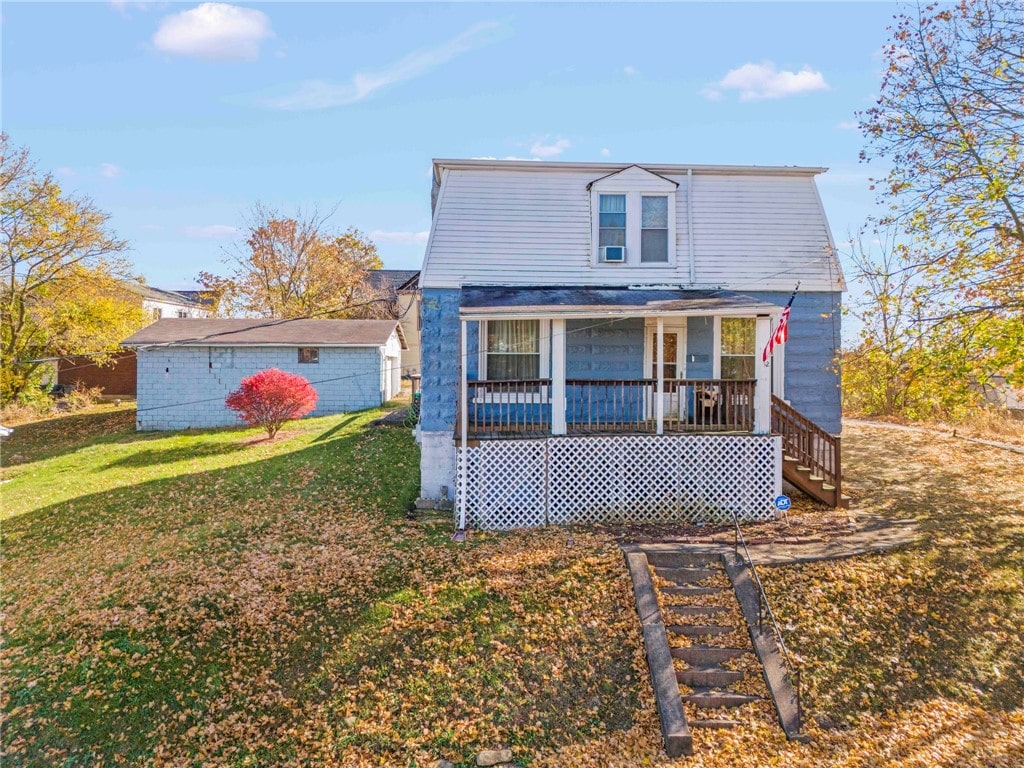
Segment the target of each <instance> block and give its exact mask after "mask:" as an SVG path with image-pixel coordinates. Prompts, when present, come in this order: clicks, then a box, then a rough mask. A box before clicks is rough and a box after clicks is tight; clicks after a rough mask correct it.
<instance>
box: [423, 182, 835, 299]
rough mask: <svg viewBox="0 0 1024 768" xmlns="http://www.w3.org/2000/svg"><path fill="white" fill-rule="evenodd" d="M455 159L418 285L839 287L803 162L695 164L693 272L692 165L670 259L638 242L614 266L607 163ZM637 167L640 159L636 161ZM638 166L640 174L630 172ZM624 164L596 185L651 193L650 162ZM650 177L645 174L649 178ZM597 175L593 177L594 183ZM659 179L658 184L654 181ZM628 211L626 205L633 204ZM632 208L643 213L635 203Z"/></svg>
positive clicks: (678, 202) (681, 193) (676, 214)
mask: <svg viewBox="0 0 1024 768" xmlns="http://www.w3.org/2000/svg"><path fill="white" fill-rule="evenodd" d="M537 165H538V167H537V168H531V169H521V168H519V169H514V170H513V169H486V168H480V169H451V170H445V171H444V183H443V185H442V188H441V191H440V194H439V196H438V200H437V210H436V212H435V216H434V225H433V229H432V232H431V238H430V243H429V245H428V248H427V255H426V259H425V262H424V270H423V275H422V277H421V286H422V287H425V288H457V287H460V286H462V285H537V284H538V281H540V282H541V283H542V284H544V285H553V286H555V285H622V284H624V283H629V282H632V281H635V282H644V283H657V282H665V283H671V284H675V285H695V286H698V287H700V286H713V287H722V288H726V289H731V290H738V291H753V290H765V291H791V290H792V289H793V285H794V284H795V282H796V280H800V281H802V285H801V289H802V290H805V291H832V290H842V289H843V287H844V286H843V283H842V275H841V272H840V269H839V266H838V263H837V262H836V261H835V260H833V259H830V258H829V257H828V251H829V247H830V242H831V241H830V236H829V232H828V225H827V223H826V221H825V218H824V214H823V211H822V208H821V204H820V201H819V199H818V195H817V191H816V189H815V186H814V180H813V176H812V175H810V174H808V173H801V172H794V173H792V174H791V175H790V174H785V173H774V174H769V173H761V174H759V173H757V171H756V169H751V170H750V171H745V172H743V173H741V172H739V171H737V172H735V173H724V172H715V173H712V172H707V173H701V172H700V171H699V170H695V171H694V173H693V211H692V219H693V230H694V231H693V248H694V254H693V258H694V262H695V280H694V281H693V282H692V283H691V281H690V274H689V251H688V247H689V239H690V238H689V233H688V232H687V220H688V204H689V200H688V199H687V195H688V188H687V178H686V175H685V174H682V175H674V176H673V175H669V176H668V177H667V178H668V179H670V180H671V181H673V182H676V183H677V184H679V186H678V188H677V189H675V192H674V196H675V206H674V210H673V211H672V213H673V216H672V218H674V220H675V223H674V227H673V231H672V232H670V233H669V248H670V250H671V251H674V254H675V258H674V260H672V262H671V263H669V264H658V263H653V264H649V263H645V264H643V265H642V266H641V264H640V261H639V254H637V258H636V259H635V260H630V262H629V263H628V264H627V265H616V266H615V267H614V268H608V266H607V265H600V264H599V263H598V260H597V256H596V251H597V240H598V238H599V232H598V231H597V230H598V229H599V227H598V226H597V223H598V220H597V214H598V212H599V211H598V209H599V205H600V204H599V201H598V200H597V199H596V198H597V194H594V195H593V196H592V193H591V191H590V190H588V188H587V187H588V185H589V184H591V183H592V182H596V181H597V180H598V178H599V177H600V176H602V175H603V174H602V173H601V172H599V171H588V170H579V169H564V170H563V169H557V168H556V169H545V168H544V167H543V164H537ZM636 170H638V171H639V169H636ZM634 176H635V178H634ZM634 176H630V175H629V174H627V172H625V171H624V172H623V173H621V174H619V175H618V177H617V178H616V179H615V181H614V184H615V188H614V189H607V190H601V189H599V190H598V192H599V194H622V193H629V192H636V193H638V196H639V195H651V194H653V193H654V192H655V190H652V189H650V187H649V186H648V187H647V188H646V189H645V188H644V184H648V185H649V184H650V176H651V174H648V173H645V172H642V171H640V172H638V173H636V174H635V175H634ZM644 177H646V178H644ZM595 186H597V185H595ZM659 191H660V190H659ZM627 216H628V213H627ZM636 216H638V217H639V216H640V210H639V205H638V209H637V212H636Z"/></svg>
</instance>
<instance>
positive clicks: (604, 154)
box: [601, 147, 612, 157]
mask: <svg viewBox="0 0 1024 768" xmlns="http://www.w3.org/2000/svg"><path fill="white" fill-rule="evenodd" d="M611 156H612V151H611V150H610V149H608V147H603V148H602V149H601V157H611Z"/></svg>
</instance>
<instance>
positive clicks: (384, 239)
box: [370, 229, 430, 245]
mask: <svg viewBox="0 0 1024 768" xmlns="http://www.w3.org/2000/svg"><path fill="white" fill-rule="evenodd" d="M428 237H430V232H429V231H423V232H388V231H386V230H383V229H375V230H373V232H371V233H370V239H371V240H373V242H375V243H393V244H394V245H426V242H427V238H428Z"/></svg>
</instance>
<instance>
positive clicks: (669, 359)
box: [651, 331, 679, 379]
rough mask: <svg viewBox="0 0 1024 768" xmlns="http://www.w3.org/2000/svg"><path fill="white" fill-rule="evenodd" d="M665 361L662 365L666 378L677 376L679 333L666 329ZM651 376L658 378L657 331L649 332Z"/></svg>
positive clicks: (675, 377) (676, 377)
mask: <svg viewBox="0 0 1024 768" xmlns="http://www.w3.org/2000/svg"><path fill="white" fill-rule="evenodd" d="M663 335H664V337H665V363H664V364H663V365H662V370H663V371H664V374H663V375H664V377H665V378H666V379H678V378H679V334H678V333H670V332H668V331H666V332H665V333H664V334H663ZM651 360H652V362H651V378H652V379H656V378H658V332H657V331H655V332H654V333H652V334H651Z"/></svg>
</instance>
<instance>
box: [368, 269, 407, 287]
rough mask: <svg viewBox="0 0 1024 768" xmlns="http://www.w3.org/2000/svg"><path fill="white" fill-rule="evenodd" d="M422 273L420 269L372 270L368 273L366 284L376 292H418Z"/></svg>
mask: <svg viewBox="0 0 1024 768" xmlns="http://www.w3.org/2000/svg"><path fill="white" fill-rule="evenodd" d="M419 279H420V272H419V270H418V269H370V270H367V272H366V282H367V283H368V284H369V286H370V287H371V288H373V289H374V290H381V289H385V290H391V291H394V292H395V293H398V292H400V291H410V290H416V288H418V287H419Z"/></svg>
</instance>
